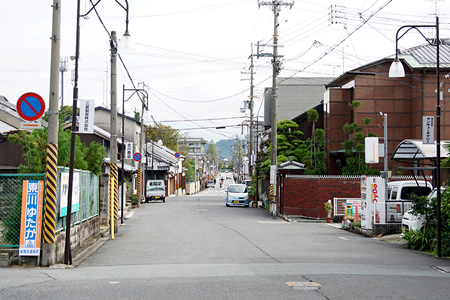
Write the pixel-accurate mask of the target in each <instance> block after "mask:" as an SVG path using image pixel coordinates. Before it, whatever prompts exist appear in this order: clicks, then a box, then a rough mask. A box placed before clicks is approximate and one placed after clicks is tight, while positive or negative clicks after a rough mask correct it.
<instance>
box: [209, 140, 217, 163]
mask: <svg viewBox="0 0 450 300" xmlns="http://www.w3.org/2000/svg"><path fill="white" fill-rule="evenodd" d="M206 156H208V159H209V161H211V162H216V161H217V159H218V158H219V154H218V153H217V148H216V144H215V143H214V141H213V140H211V142H210V143H209V145H208V150H206Z"/></svg>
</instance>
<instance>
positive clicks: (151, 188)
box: [145, 179, 166, 202]
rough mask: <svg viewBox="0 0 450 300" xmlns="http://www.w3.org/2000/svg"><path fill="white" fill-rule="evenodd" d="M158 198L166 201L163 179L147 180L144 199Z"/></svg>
mask: <svg viewBox="0 0 450 300" xmlns="http://www.w3.org/2000/svg"><path fill="white" fill-rule="evenodd" d="M151 200H160V201H162V202H166V185H165V183H164V180H162V179H159V180H148V181H147V188H146V190H145V201H146V202H149V201H151Z"/></svg>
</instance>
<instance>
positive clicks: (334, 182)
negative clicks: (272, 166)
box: [279, 176, 361, 218]
mask: <svg viewBox="0 0 450 300" xmlns="http://www.w3.org/2000/svg"><path fill="white" fill-rule="evenodd" d="M283 181H284V182H283V195H282V196H281V199H282V200H281V201H282V202H283V203H280V204H279V206H280V209H281V211H280V212H281V213H282V214H284V215H287V216H294V215H295V216H304V217H310V218H326V216H327V215H326V212H325V209H324V203H325V202H327V201H328V200H333V197H340V198H345V197H348V198H359V197H361V179H359V178H348V179H346V178H339V177H304V178H301V177H295V176H292V177H285V178H283Z"/></svg>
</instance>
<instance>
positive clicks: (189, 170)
mask: <svg viewBox="0 0 450 300" xmlns="http://www.w3.org/2000/svg"><path fill="white" fill-rule="evenodd" d="M183 168H185V169H186V172H185V176H186V181H187V182H193V181H194V180H195V161H194V159H193V158H186V159H185V160H184V161H183Z"/></svg>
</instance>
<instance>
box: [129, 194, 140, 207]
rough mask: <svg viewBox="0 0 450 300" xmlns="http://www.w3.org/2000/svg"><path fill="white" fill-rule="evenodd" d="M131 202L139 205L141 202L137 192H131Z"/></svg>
mask: <svg viewBox="0 0 450 300" xmlns="http://www.w3.org/2000/svg"><path fill="white" fill-rule="evenodd" d="M130 199H131V204H133V205H138V204H139V195H137V194H131V195H130Z"/></svg>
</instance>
